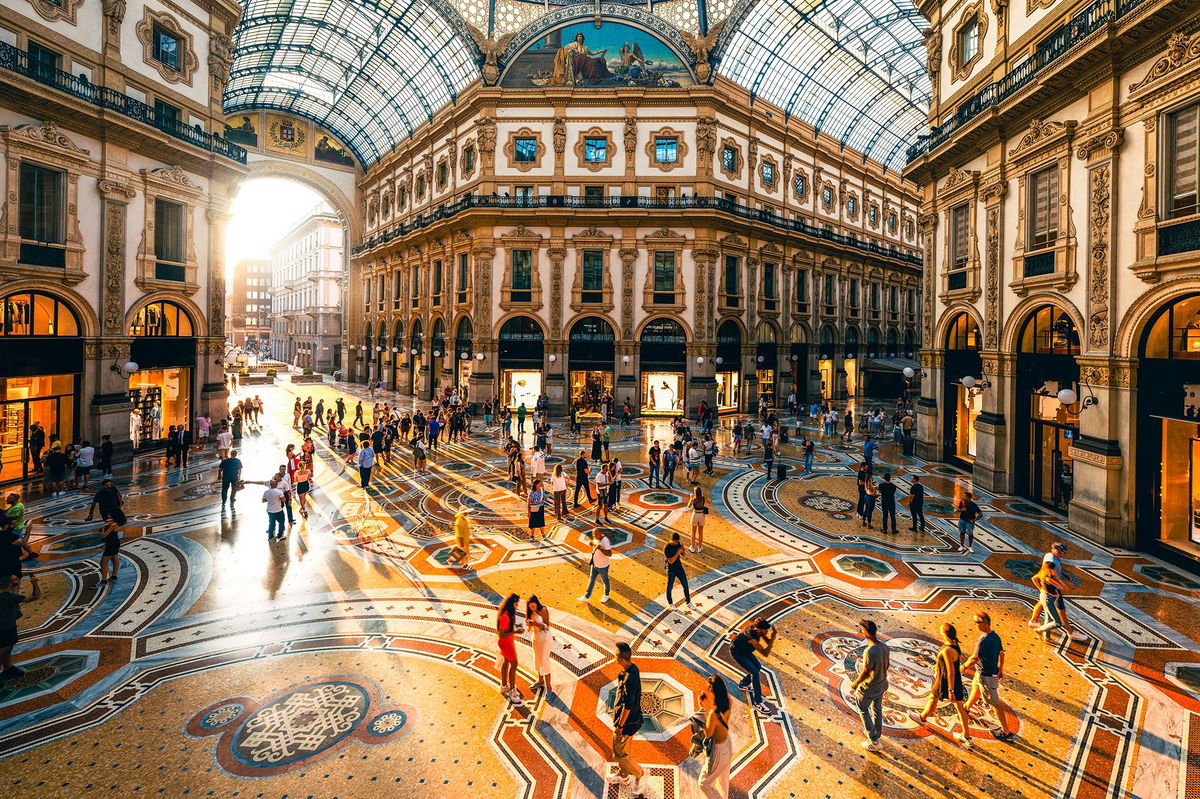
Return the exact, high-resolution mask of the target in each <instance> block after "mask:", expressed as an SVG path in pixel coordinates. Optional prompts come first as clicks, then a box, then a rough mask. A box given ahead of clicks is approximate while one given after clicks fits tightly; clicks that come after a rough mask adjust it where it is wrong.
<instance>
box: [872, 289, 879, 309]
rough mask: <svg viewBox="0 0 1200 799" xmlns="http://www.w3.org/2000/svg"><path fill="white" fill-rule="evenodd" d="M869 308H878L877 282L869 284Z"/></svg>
mask: <svg viewBox="0 0 1200 799" xmlns="http://www.w3.org/2000/svg"><path fill="white" fill-rule="evenodd" d="M871 310H872V311H878V310H879V284H878V283H872V284H871Z"/></svg>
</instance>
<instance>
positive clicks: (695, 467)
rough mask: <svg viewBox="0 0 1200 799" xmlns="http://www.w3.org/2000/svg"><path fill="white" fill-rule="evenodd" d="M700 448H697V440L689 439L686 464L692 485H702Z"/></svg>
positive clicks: (685, 458)
mask: <svg viewBox="0 0 1200 799" xmlns="http://www.w3.org/2000/svg"><path fill="white" fill-rule="evenodd" d="M700 463H701V456H700V450H699V449H697V448H696V442H695V441H689V442H688V445H687V453H686V454H685V455H684V466H686V467H687V479H688V482H689V483H691V484H692V485H694V486H695V485H700Z"/></svg>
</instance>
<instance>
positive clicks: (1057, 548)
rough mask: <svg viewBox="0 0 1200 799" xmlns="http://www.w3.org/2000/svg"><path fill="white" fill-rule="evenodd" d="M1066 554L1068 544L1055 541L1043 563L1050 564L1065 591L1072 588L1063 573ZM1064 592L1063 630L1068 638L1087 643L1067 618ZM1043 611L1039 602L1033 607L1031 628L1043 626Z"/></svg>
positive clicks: (1060, 603) (1060, 609)
mask: <svg viewBox="0 0 1200 799" xmlns="http://www.w3.org/2000/svg"><path fill="white" fill-rule="evenodd" d="M1066 554H1067V544H1066V542H1065V541H1055V542H1054V543H1053V544H1052V545H1051V546H1050V551H1049V552H1047V553H1046V554H1045V555H1043V556H1042V563H1048V564H1049V565H1050V569H1051V571H1052V572H1053V574H1054V576H1055V577H1057V578H1058V582H1059V583H1060V584H1061V585H1062V588H1063V590H1067V589H1069V588H1070V587H1071V581H1070V580H1068V579H1067V576H1066V575H1065V574H1064V573H1063V567H1062V558H1064V557H1066ZM1063 590H1060V591H1059V592H1058V601H1057V605H1058V620H1059V622H1060V623H1061V624H1062V627H1063V630H1065V631H1066V633H1067V635H1068V636H1070V637H1071V638H1073V639H1074V640H1076V641H1085V640H1087V636H1086V635H1084V634H1083V633H1081V632H1080V631H1079V630H1076V629H1074V628H1073V627H1072V626H1071V621H1070V619H1068V618H1067V602H1066V599H1065V597H1064V595H1063ZM1043 610H1044V608H1043V607H1042V603H1041V602H1038V603H1037V604H1036V605H1034V606H1033V610H1032V611H1031V612H1030V614H1029V626H1030V627H1039V626H1040V625H1041V624H1042V622H1041V619H1040V618H1039V617H1040V615H1041V613H1042V611H1043Z"/></svg>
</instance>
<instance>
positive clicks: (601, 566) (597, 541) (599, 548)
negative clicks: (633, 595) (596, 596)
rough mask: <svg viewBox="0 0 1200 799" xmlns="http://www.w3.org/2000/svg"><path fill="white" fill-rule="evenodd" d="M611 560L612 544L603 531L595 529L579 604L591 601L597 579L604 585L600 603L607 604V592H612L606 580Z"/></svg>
mask: <svg viewBox="0 0 1200 799" xmlns="http://www.w3.org/2000/svg"><path fill="white" fill-rule="evenodd" d="M611 560H612V542H611V541H610V540H609V538H608V536H607V535H605V533H604V531H603V530H601V529H600V528H596V529H595V530H593V531H592V559H591V568H590V569H589V570H588V584H587V590H586V591H584V592H583V596H581V597H579V601H580V602H589V601H591V598H592V589H593V588H595V587H596V579H597V578H599V579H600V580H601V581H603V583H604V596H602V597H600V601H601V602H605V603H606V602H608V599H609V592H610V591H611V590H612V585H611V583H609V580H608V564H609V563H610V562H611Z"/></svg>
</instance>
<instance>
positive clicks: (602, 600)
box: [600, 594, 608, 604]
mask: <svg viewBox="0 0 1200 799" xmlns="http://www.w3.org/2000/svg"><path fill="white" fill-rule="evenodd" d="M600 601H601V602H602V603H604V604H608V594H605V595H604V596H602V597H600Z"/></svg>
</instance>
